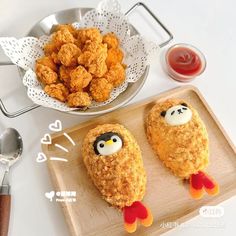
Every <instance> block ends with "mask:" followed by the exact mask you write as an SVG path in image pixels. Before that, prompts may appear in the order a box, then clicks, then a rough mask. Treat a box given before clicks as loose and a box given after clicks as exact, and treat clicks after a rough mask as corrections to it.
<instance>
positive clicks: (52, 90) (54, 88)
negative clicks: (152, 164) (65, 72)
mask: <svg viewBox="0 0 236 236" xmlns="http://www.w3.org/2000/svg"><path fill="white" fill-rule="evenodd" d="M44 91H45V93H47V94H48V95H49V96H50V97H53V98H56V99H58V100H59V101H61V102H65V101H66V99H67V96H68V95H69V91H68V89H67V88H66V87H65V86H64V85H63V84H62V83H59V84H50V85H46V86H45V88H44Z"/></svg>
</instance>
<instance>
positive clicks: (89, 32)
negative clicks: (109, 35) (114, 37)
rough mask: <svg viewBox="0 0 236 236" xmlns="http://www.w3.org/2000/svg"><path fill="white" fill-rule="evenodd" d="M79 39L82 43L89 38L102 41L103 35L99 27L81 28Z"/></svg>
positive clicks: (98, 41) (78, 32)
mask: <svg viewBox="0 0 236 236" xmlns="http://www.w3.org/2000/svg"><path fill="white" fill-rule="evenodd" d="M77 39H78V40H79V42H80V43H81V44H85V42H86V41H88V40H90V41H93V42H97V43H101V42H102V35H101V33H100V31H99V29H97V28H89V29H79V30H78V31H77Z"/></svg>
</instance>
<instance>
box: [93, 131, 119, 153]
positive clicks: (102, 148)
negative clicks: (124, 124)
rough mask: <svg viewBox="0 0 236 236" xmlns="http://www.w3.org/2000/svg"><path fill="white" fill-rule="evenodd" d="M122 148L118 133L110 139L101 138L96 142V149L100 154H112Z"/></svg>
mask: <svg viewBox="0 0 236 236" xmlns="http://www.w3.org/2000/svg"><path fill="white" fill-rule="evenodd" d="M121 148H122V140H121V138H120V137H119V136H118V135H113V136H112V137H111V139H110V140H108V141H104V140H101V141H99V142H98V143H97V150H98V152H99V154H100V155H102V156H109V155H112V154H114V153H116V152H118V151H120V149H121Z"/></svg>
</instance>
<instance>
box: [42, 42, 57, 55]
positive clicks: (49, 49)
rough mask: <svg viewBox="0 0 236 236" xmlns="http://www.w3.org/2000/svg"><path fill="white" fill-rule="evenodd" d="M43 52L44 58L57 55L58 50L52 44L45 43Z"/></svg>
mask: <svg viewBox="0 0 236 236" xmlns="http://www.w3.org/2000/svg"><path fill="white" fill-rule="evenodd" d="M43 50H44V53H45V55H46V56H50V55H51V54H52V53H58V49H57V47H56V45H55V44H54V43H53V42H49V43H47V44H46V45H45V46H44V48H43Z"/></svg>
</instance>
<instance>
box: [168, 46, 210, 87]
mask: <svg viewBox="0 0 236 236" xmlns="http://www.w3.org/2000/svg"><path fill="white" fill-rule="evenodd" d="M165 62H166V69H167V73H168V74H169V75H170V76H171V77H172V78H173V79H174V80H177V81H180V82H189V81H191V80H193V79H194V78H195V77H197V76H198V75H200V74H201V73H202V72H203V71H204V70H205V68H206V59H205V57H204V55H203V53H202V52H201V51H200V50H198V49H197V48H195V47H194V46H192V45H189V44H175V45H173V46H171V47H170V48H169V49H168V50H167V52H166V55H165Z"/></svg>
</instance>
